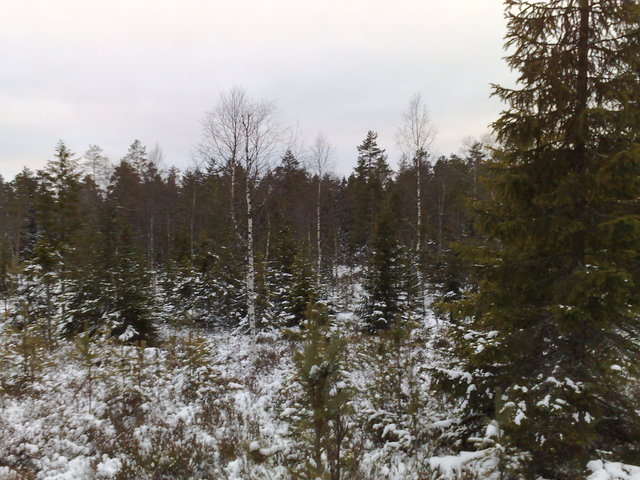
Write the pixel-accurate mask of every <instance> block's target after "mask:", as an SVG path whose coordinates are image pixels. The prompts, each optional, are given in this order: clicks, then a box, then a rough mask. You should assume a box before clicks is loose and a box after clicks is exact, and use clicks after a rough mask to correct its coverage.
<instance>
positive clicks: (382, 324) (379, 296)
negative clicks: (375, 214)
mask: <svg viewBox="0 0 640 480" xmlns="http://www.w3.org/2000/svg"><path fill="white" fill-rule="evenodd" d="M391 216H392V210H391V209H390V206H389V205H388V204H387V205H385V207H383V210H382V212H381V214H380V219H379V221H378V224H377V226H376V231H375V235H374V237H373V240H372V244H371V253H370V255H369V258H368V260H367V265H366V269H365V276H364V282H363V288H364V295H363V299H362V301H361V304H360V306H359V308H358V314H359V315H360V317H361V318H362V319H363V320H364V322H365V324H366V327H367V329H368V330H369V331H370V332H376V331H378V330H381V329H387V328H389V327H390V326H391V324H392V323H393V322H394V321H395V320H396V319H398V318H399V317H400V318H401V317H404V315H405V314H406V313H407V312H408V311H409V310H411V307H412V306H415V300H416V298H417V295H416V293H417V291H416V289H417V287H418V282H417V280H416V278H415V269H412V268H411V265H410V263H409V258H410V257H409V255H407V254H406V251H404V249H403V248H402V247H401V246H400V244H399V242H398V240H397V239H396V237H395V235H394V229H393V224H392V221H391Z"/></svg>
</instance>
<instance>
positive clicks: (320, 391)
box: [292, 304, 354, 480]
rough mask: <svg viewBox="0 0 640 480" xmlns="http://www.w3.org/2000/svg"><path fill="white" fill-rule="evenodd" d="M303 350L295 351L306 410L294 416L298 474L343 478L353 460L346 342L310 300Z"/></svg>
mask: <svg viewBox="0 0 640 480" xmlns="http://www.w3.org/2000/svg"><path fill="white" fill-rule="evenodd" d="M307 317H308V320H307V321H306V322H305V329H304V337H303V340H302V349H301V350H300V351H298V352H297V353H296V354H295V356H294V363H295V367H296V377H295V380H296V382H297V384H298V386H299V387H300V389H301V392H302V394H301V398H300V403H301V405H300V406H301V411H300V412H299V415H296V420H294V421H293V425H292V426H293V429H294V432H295V436H296V439H297V441H298V442H299V444H300V448H301V453H302V454H303V455H304V457H303V458H301V460H302V463H301V464H300V465H297V466H296V467H294V468H292V473H293V474H294V475H295V478H301V479H303V478H304V479H309V480H315V479H316V478H322V479H327V480H340V479H341V478H346V476H345V475H346V474H348V472H349V471H350V469H351V468H352V467H353V466H354V465H353V458H352V452H351V451H350V449H349V448H348V447H349V439H350V431H349V417H350V415H352V410H351V406H350V403H349V402H350V398H351V395H352V393H351V390H350V388H349V386H348V385H347V383H346V381H345V378H344V374H343V365H342V363H343V361H344V349H345V347H346V345H345V342H344V341H343V340H342V339H340V338H337V337H334V336H330V335H329V332H328V326H329V317H328V315H327V312H326V309H325V308H324V307H322V306H321V305H318V304H309V307H308V309H307Z"/></svg>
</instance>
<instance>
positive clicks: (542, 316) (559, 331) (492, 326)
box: [456, 0, 640, 479]
mask: <svg viewBox="0 0 640 480" xmlns="http://www.w3.org/2000/svg"><path fill="white" fill-rule="evenodd" d="M506 3H507V18H508V22H509V23H508V34H507V37H506V40H507V46H508V47H511V48H512V49H513V50H512V53H511V55H510V56H509V57H508V63H509V65H510V66H511V67H512V68H513V69H515V70H516V71H517V72H518V73H519V84H520V88H518V89H508V88H503V87H496V89H495V93H496V94H497V95H498V96H499V97H500V98H502V99H503V100H505V101H506V102H507V103H508V105H509V108H508V110H507V111H506V112H505V113H503V115H502V116H501V117H500V119H499V120H498V121H497V122H495V124H494V128H495V131H496V133H497V136H498V141H499V142H500V144H501V148H499V149H498V151H497V152H496V155H497V160H496V161H495V162H494V163H493V164H492V165H491V167H492V175H493V181H492V184H491V194H492V201H489V202H486V203H485V205H483V210H484V211H485V215H484V218H483V219H482V222H481V226H482V231H483V233H485V234H486V235H488V237H489V239H490V243H489V246H490V248H488V249H482V250H481V251H480V254H481V255H476V258H475V259H474V261H475V263H476V264H477V265H480V266H481V271H480V275H481V282H480V290H479V293H477V294H476V295H473V296H470V297H469V298H468V299H467V300H466V301H464V302H462V303H461V304H459V305H458V306H459V307H461V309H460V312H461V313H462V314H464V315H466V316H467V318H468V319H469V321H470V324H469V325H467V326H466V327H465V328H464V329H460V330H458V332H459V333H460V334H459V335H457V336H456V340H457V345H458V352H459V354H460V355H461V356H462V357H463V359H464V361H463V366H464V367H465V368H466V369H467V371H468V372H469V373H471V374H472V376H473V378H474V379H475V380H474V381H475V383H476V385H475V390H474V389H469V390H468V392H470V395H471V400H472V401H471V402H469V403H468V405H469V412H468V413H469V415H470V416H473V415H479V416H478V417H471V418H481V416H482V415H488V416H489V417H493V418H498V417H499V418H501V419H502V420H503V428H504V431H505V438H507V439H509V440H510V441H511V445H512V446H515V447H517V448H519V449H520V450H523V451H526V452H530V453H531V455H532V456H531V460H532V461H531V462H530V468H531V469H532V470H533V472H534V473H535V474H537V475H543V476H544V477H546V478H549V477H552V478H561V479H574V478H576V479H577V478H583V476H582V474H581V471H582V470H583V469H584V467H585V465H586V462H587V461H588V459H589V458H593V457H594V456H597V455H599V452H600V451H609V452H614V453H615V455H616V456H617V457H618V458H620V459H622V460H628V461H632V462H638V461H640V448H639V446H640V420H639V419H638V413H637V412H638V410H637V405H636V406H634V405H633V404H632V401H633V399H632V398H630V397H629V395H628V394H627V393H626V391H625V388H626V386H627V385H628V384H629V382H630V381H633V379H634V378H635V379H637V374H638V362H637V359H638V358H640V345H639V341H638V338H640V324H639V323H638V320H637V318H638V310H639V307H640V305H639V300H638V299H639V298H640V296H639V293H640V290H639V289H640V276H639V275H638V268H637V259H638V258H639V254H640V251H639V250H640V216H639V215H638V211H639V210H638V207H639V206H640V205H639V203H638V199H639V198H640V182H639V181H638V178H640V176H639V174H640V116H639V115H638V111H639V109H638V99H639V98H640V77H639V76H638V71H640V34H639V33H640V32H639V28H640V7H639V6H638V4H637V2H630V1H623V0H620V1H611V0H606V1H605V0H551V1H546V2H529V1H524V0H509V1H507V2H506ZM467 378H469V377H467ZM497 405H499V408H498V407H497ZM532 475H533V474H532ZM532 478H533V477H532Z"/></svg>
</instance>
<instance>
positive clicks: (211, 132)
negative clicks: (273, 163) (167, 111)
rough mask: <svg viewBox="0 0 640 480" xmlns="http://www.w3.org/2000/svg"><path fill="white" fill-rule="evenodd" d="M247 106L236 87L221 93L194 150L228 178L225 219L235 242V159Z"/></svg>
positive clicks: (236, 227)
mask: <svg viewBox="0 0 640 480" xmlns="http://www.w3.org/2000/svg"><path fill="white" fill-rule="evenodd" d="M248 103H250V101H249V98H248V96H247V93H246V91H245V90H244V89H242V88H240V87H233V88H231V89H229V90H227V91H224V92H221V93H220V95H219V96H218V103H216V105H215V106H214V107H213V109H212V110H210V111H209V112H207V113H206V114H205V117H204V119H203V120H202V139H201V141H200V144H199V145H198V148H197V154H198V156H199V157H200V158H201V159H203V160H204V161H205V162H207V163H208V164H210V165H211V166H214V167H217V168H218V169H219V170H222V171H224V172H225V173H226V174H227V175H229V178H230V186H229V188H230V192H229V193H230V197H229V198H230V201H229V202H230V204H229V215H230V217H231V223H232V225H233V229H234V232H235V233H236V235H238V237H239V238H240V237H241V235H240V231H239V229H238V221H237V217H236V211H235V203H236V191H237V185H236V183H237V172H238V162H239V158H238V155H239V153H240V151H241V150H242V115H243V112H244V110H245V109H246V107H247V105H248Z"/></svg>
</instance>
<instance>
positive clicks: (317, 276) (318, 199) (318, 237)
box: [316, 175, 322, 289]
mask: <svg viewBox="0 0 640 480" xmlns="http://www.w3.org/2000/svg"><path fill="white" fill-rule="evenodd" d="M321 188H322V177H321V176H320V175H318V198H317V202H316V237H317V238H316V242H317V249H318V271H317V272H316V279H317V285H318V289H320V276H321V271H322V270H321V269H322V235H321V232H322V231H321V229H320V228H321V224H320V194H321V192H322V190H321Z"/></svg>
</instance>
